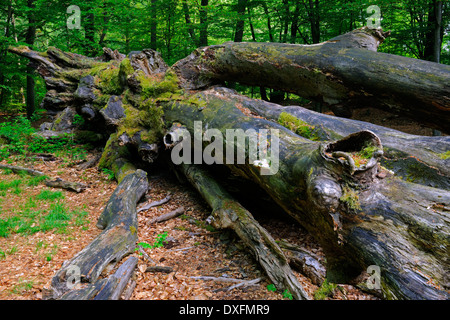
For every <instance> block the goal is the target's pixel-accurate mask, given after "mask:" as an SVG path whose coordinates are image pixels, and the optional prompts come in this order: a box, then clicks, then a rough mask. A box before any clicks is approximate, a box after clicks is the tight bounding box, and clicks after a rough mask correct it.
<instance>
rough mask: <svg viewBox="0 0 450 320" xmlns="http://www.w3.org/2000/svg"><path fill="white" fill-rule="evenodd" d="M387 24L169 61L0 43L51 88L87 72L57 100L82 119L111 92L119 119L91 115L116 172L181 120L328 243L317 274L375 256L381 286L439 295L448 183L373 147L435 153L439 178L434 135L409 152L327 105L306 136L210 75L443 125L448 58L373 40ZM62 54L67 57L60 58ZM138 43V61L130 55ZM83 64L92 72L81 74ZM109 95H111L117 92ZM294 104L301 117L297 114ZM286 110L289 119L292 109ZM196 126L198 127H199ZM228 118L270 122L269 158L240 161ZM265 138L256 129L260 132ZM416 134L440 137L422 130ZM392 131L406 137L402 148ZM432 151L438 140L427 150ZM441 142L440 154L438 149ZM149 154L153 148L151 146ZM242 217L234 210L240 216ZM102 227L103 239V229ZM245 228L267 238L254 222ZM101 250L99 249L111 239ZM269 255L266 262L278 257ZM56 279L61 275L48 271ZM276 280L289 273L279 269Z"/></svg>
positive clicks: (346, 274) (347, 278) (336, 278)
mask: <svg viewBox="0 0 450 320" xmlns="http://www.w3.org/2000/svg"><path fill="white" fill-rule="evenodd" d="M384 36H386V34H383V33H381V32H376V33H373V32H371V31H368V30H366V29H361V30H357V31H355V32H352V33H349V34H347V35H343V36H341V37H338V38H335V39H333V40H331V41H328V42H326V43H323V44H319V45H313V46H299V45H284V44H258V43H251V44H250V43H241V44H238V43H236V44H235V43H226V44H224V45H221V46H211V47H205V48H202V49H199V50H197V51H196V52H194V53H193V54H192V55H191V56H190V57H188V58H186V59H184V60H182V61H180V62H179V63H177V64H175V65H174V66H173V67H172V68H169V67H167V65H166V64H165V63H164V62H163V61H162V59H161V58H160V56H159V55H157V54H156V53H154V52H152V51H150V50H147V51H145V50H144V51H142V52H140V53H132V54H129V55H128V57H124V56H122V55H118V54H114V55H113V56H114V57H116V58H117V59H118V60H111V61H107V59H106V60H101V59H100V60H99V59H97V60H95V59H94V60H93V59H88V60H86V59H85V58H83V57H81V56H77V55H71V54H65V53H62V52H58V50H56V49H51V50H50V49H49V50H50V52H47V54H39V53H36V52H34V51H31V50H28V49H24V48H20V49H14V48H12V49H10V51H12V52H16V53H18V54H21V55H23V56H26V57H28V58H30V59H31V60H32V61H33V62H34V63H35V66H37V68H38V71H39V72H40V73H41V74H42V75H43V77H44V79H45V80H46V83H47V86H48V88H49V89H51V90H50V91H52V90H53V91H52V94H53V95H54V97H55V98H58V97H59V96H61V99H62V97H66V96H70V95H71V94H73V93H74V92H75V91H76V90H77V89H79V87H80V84H81V85H82V86H87V88H86V90H84V89H83V90H84V92H85V93H86V91H87V89H91V90H92V93H93V94H94V96H95V98H93V100H92V101H87V100H86V99H85V100H84V101H83V100H82V99H80V98H76V99H74V100H73V101H72V102H70V103H68V104H73V105H74V106H75V107H76V108H77V111H78V110H80V108H81V109H83V108H88V106H87V103H89V104H91V105H92V106H93V107H92V108H93V110H94V111H93V114H94V116H93V117H91V116H92V113H91V112H86V113H82V114H83V115H85V114H86V115H89V117H88V118H86V119H91V120H89V121H94V122H95V121H98V122H99V123H103V124H104V122H105V121H106V119H105V117H104V116H102V113H101V112H100V111H101V110H102V109H103V108H105V107H107V105H108V102H109V101H110V99H111V96H113V95H114V96H116V97H119V98H120V99H119V100H120V101H122V108H123V111H124V112H123V115H124V116H123V117H120V119H119V120H118V121H117V122H114V121H112V122H111V123H113V125H112V126H111V125H109V126H106V125H103V126H102V125H98V126H97V130H99V131H102V130H103V131H105V132H106V133H108V134H110V139H109V141H108V143H107V145H106V147H105V150H104V152H103V156H102V159H101V160H100V166H101V167H105V168H109V169H111V170H113V171H114V172H115V173H116V178H117V179H118V181H121V184H122V183H124V182H125V181H127V179H128V177H129V176H130V175H126V173H127V172H133V170H135V168H136V167H137V166H138V162H143V163H144V165H146V166H151V165H152V163H153V162H154V160H153V157H152V156H149V154H150V153H142V152H139V149H140V147H139V146H140V145H150V146H155V145H156V146H158V147H160V146H161V145H162V142H163V141H164V142H166V143H167V142H171V143H170V144H171V145H172V147H173V148H174V149H175V148H176V147H177V143H180V141H178V140H177V139H175V138H176V137H174V136H170V137H166V139H164V132H165V131H166V129H168V128H171V127H173V125H176V126H177V127H179V128H184V129H185V130H187V132H189V133H190V136H188V138H186V140H184V139H183V140H182V142H184V141H190V142H192V143H191V145H193V146H194V148H193V150H192V151H193V153H194V157H195V154H196V152H198V149H196V146H198V141H200V151H202V150H203V149H204V150H207V149H206V148H208V147H209V150H210V151H211V150H213V149H214V148H216V149H217V148H218V147H219V146H220V147H223V150H226V149H227V148H231V149H232V150H233V151H234V152H233V156H232V157H231V160H232V161H229V160H230V159H228V154H225V153H220V152H218V151H217V152H216V153H215V155H214V157H213V160H214V161H215V162H216V163H219V164H225V166H226V167H227V168H228V169H229V170H230V172H232V173H233V174H236V175H239V176H241V177H244V178H247V179H249V180H252V181H253V182H254V183H256V184H257V185H259V186H260V187H261V188H262V189H263V190H264V192H266V193H267V194H268V195H269V196H270V197H271V198H272V199H273V201H274V202H276V203H277V204H278V205H279V206H280V207H281V208H282V209H284V211H286V212H287V213H288V214H289V215H291V216H292V217H293V218H295V219H296V220H297V221H298V222H299V224H300V225H302V226H303V227H304V228H305V229H306V230H308V231H309V232H310V233H311V234H312V235H313V236H314V237H315V238H316V239H317V240H318V242H319V243H320V244H321V246H322V247H323V250H324V253H325V255H326V269H327V279H328V281H330V282H340V283H343V282H351V281H354V279H357V278H358V276H359V275H360V274H361V273H363V272H366V270H367V268H368V267H369V266H373V265H376V266H378V267H379V268H380V271H381V274H380V277H381V278H380V279H381V282H380V291H381V294H382V295H383V296H384V297H386V298H393V299H448V298H449V292H448V290H449V289H450V281H449V278H448V270H449V261H448V245H449V240H450V237H449V235H450V217H449V212H450V210H449V203H450V193H449V192H448V190H447V189H445V188H444V186H445V183H442V181H441V180H439V181H437V180H438V179H437V175H434V176H433V175H431V176H430V178H429V180H430V181H433V180H434V179H436V183H435V184H434V186H436V188H431V187H427V186H423V185H420V184H417V183H411V182H408V181H402V180H401V179H400V178H398V177H396V176H395V175H393V173H392V172H390V171H389V170H387V169H386V168H383V167H382V166H380V161H382V159H383V156H386V154H389V152H391V150H400V151H402V150H403V151H402V152H404V153H405V154H407V155H408V156H409V155H411V156H416V157H417V158H418V159H420V160H422V159H423V161H424V162H426V161H428V162H426V166H429V167H432V166H435V167H436V168H437V169H436V171H439V172H438V173H439V174H440V175H441V176H443V177H444V178H445V179H447V178H448V173H447V172H448V171H446V169H448V167H447V168H445V166H446V164H445V162H442V163H441V162H439V161H436V162H434V163H435V164H436V165H434V164H433V162H432V161H434V160H433V159H432V157H431V158H430V159H431V160H429V159H428V158H427V155H429V154H431V153H434V152H436V151H438V150H442V149H439V143H436V144H433V146H432V147H431V148H428V147H426V148H427V149H429V150H430V151H423V150H422V153H420V151H421V150H420V149H421V146H418V147H416V149H414V146H412V145H411V144H414V143H415V142H412V143H410V145H408V142H406V141H408V137H406V138H405V136H404V135H402V136H400V135H398V134H394V135H393V137H392V136H391V137H389V135H390V134H391V132H390V131H389V130H381V131H377V133H378V134H376V133H374V132H373V131H376V130H377V128H376V127H372V126H370V127H365V126H364V125H362V126H356V125H355V122H351V123H348V128H347V131H345V130H343V131H340V130H338V129H337V127H336V126H337V124H342V125H344V126H345V125H347V123H346V122H342V121H340V120H338V119H336V121H335V122H334V123H332V124H330V128H327V126H328V125H327V124H325V125H322V126H323V127H324V128H323V130H316V129H317V128H316V129H314V130H313V129H312V126H313V125H311V124H308V125H307V126H306V129H308V130H306V131H309V135H308V138H305V137H302V136H299V135H298V134H296V133H295V132H293V131H297V130H294V128H293V126H292V125H291V124H290V123H289V121H284V122H283V121H281V122H283V124H284V125H285V126H287V127H288V128H286V127H284V126H282V125H281V124H280V123H278V122H280V121H270V120H267V119H264V118H263V117H261V116H255V115H254V114H252V112H251V111H250V109H251V108H250V106H251V105H252V104H253V105H257V104H260V103H261V102H257V101H255V100H251V99H247V98H244V97H242V96H239V95H238V94H236V93H235V92H233V91H230V90H229V89H226V88H221V87H219V86H214V84H217V83H220V82H223V81H228V80H230V81H238V82H242V83H246V84H250V85H257V86H266V87H273V88H276V89H282V90H285V91H288V92H296V93H298V94H300V95H302V96H304V97H307V98H310V99H316V100H319V101H321V102H324V103H327V104H329V105H330V107H332V108H334V109H335V110H337V109H342V108H344V109H345V106H351V107H353V106H357V105H365V106H367V105H372V106H375V107H381V108H391V109H395V110H398V111H400V112H406V111H405V110H408V112H409V115H410V116H411V117H417V118H419V119H418V121H419V122H423V123H427V124H429V125H432V126H434V127H437V128H440V129H441V130H442V131H446V130H445V126H446V124H447V123H448V122H449V121H448V120H449V116H448V114H449V113H448V111H449V110H448V105H449V104H448V85H447V83H450V81H448V80H449V74H450V72H449V69H448V67H447V66H443V65H438V64H434V63H429V62H424V61H418V60H412V59H408V58H402V57H397V56H392V55H386V54H382V53H377V52H375V50H376V48H377V46H378V44H379V42H381V40H382V38H383V37H384ZM110 56H111V55H110ZM67 57H70V59H69V60H71V59H72V60H73V61H67ZM137 57H138V58H139V59H138V60H139V61H137V60H133V59H137ZM109 59H110V58H109ZM121 59H122V60H121ZM146 61H147V62H146ZM373 61H375V62H376V63H374V62H373ZM407 67H410V68H409V69H408V68H407ZM55 70H56V71H55ZM89 75H91V76H92V77H93V82H92V81H90V80H89V81H84V80H83V81H81V82H80V80H81V79H82V78H84V77H87V76H89ZM58 77H59V78H58ZM55 79H59V80H60V81H59V80H58V81H57V80H55ZM85 80H88V79H85ZM91 80H92V79H91ZM58 83H59V85H57V84H58ZM86 83H92V86H91V87H88V85H87V84H86ZM83 90H81V91H82V92H83ZM50 91H49V92H50ZM58 92H60V94H58ZM78 92H79V93H80V90H78ZM82 96H83V97H89V96H90V95H89V94H87V95H86V94H83V95H82ZM80 97H81V96H80ZM77 99H78V100H77ZM83 99H84V98H83ZM113 99H114V100H113V102H117V101H119V100H116V98H113ZM406 108H409V109H406ZM104 111H105V110H104ZM104 113H105V112H103V114H104ZM295 117H296V119H300V118H301V117H300V115H298V116H295ZM267 118H269V117H267ZM92 119H96V120H92ZM278 120H279V119H278ZM284 120H289V118H286V119H284ZM196 121H198V122H196ZM293 122H294V126H295V125H297V120H294V121H293ZM311 122H312V120H311ZM199 123H200V125H198V124H199ZM208 128H210V129H215V133H216V134H217V137H219V136H221V137H222V138H223V137H225V138H224V139H223V140H220V139H217V140H215V139H214V141H212V139H211V138H212V137H211V136H209V137H205V136H203V133H204V132H205V131H206V130H207V129H208ZM198 129H200V131H201V133H200V135H199V134H198V133H196V131H197V130H198ZM296 129H300V128H296ZM371 129H374V130H373V131H372V130H371ZM227 130H241V131H242V132H245V131H246V130H254V131H255V132H259V133H261V132H263V130H266V132H269V136H266V139H267V140H270V141H272V140H271V139H272V138H273V137H275V138H277V139H278V140H277V141H278V142H279V145H278V152H276V155H277V157H275V158H273V159H269V160H274V161H275V162H270V161H268V159H266V158H263V157H260V158H259V159H258V161H249V157H250V155H251V154H253V150H250V149H249V144H248V143H244V144H242V143H239V141H235V139H234V138H232V139H228V138H227ZM311 130H313V132H312V133H313V134H311ZM184 132H185V131H184ZM275 132H277V133H278V134H275ZM314 134H316V135H317V137H318V138H317V137H315V136H314ZM322 134H323V136H322ZM192 137H193V138H192ZM395 139H397V140H395ZM438 139H439V140H438ZM442 139H443V140H442ZM171 140H172V141H171ZM247 140H250V139H247ZM247 140H246V141H247ZM263 140H264V139H263ZM263 140H260V141H259V142H260V143H262V144H264V143H265V141H263ZM321 140H322V141H321ZM384 140H386V143H387V144H389V145H390V148H388V149H387V150H384V148H383V146H384V145H385V143H384ZM274 141H276V139H275V140H274ZM397 141H402V142H401V143H397ZM413 141H415V140H414V139H413ZM422 141H423V142H424V143H425V141H438V142H439V141H447V140H445V138H436V140H432V138H430V140H426V139H425V138H424V139H423V140H422ZM396 143H397V145H396ZM402 145H408V149H406V148H403V146H402ZM273 146H275V145H273ZM152 148H153V147H152ZM368 148H371V151H370V156H365V157H366V158H364V159H363V160H364V161H360V160H361V159H359V158H358V157H361V155H363V154H366V153H367V152H368V151H367V150H368ZM396 148H397V149H396ZM424 148H425V147H424ZM141 149H142V148H141ZM162 149H163V148H159V150H162ZM219 149H220V148H219ZM389 149H391V150H389ZM153 150H155V149H153ZM217 150H218V149H217ZM440 152H441V151H438V152H436V156H435V157H437V156H439V153H440ZM442 152H443V154H444V155H447V153H448V150H442ZM240 153H241V154H244V155H245V161H244V162H239V161H237V160H239V159H238V155H239V154H240ZM159 154H160V152H156V153H155V154H154V157H157V156H158V155H159ZM197 154H198V153H197ZM211 154H212V153H211ZM260 156H261V154H260ZM143 158H144V159H143ZM443 158H445V157H443ZM149 159H150V161H149ZM358 159H359V160H358ZM194 160H195V159H194ZM263 160H266V162H264V161H263ZM357 160H358V161H357ZM443 160H444V159H443ZM214 161H213V163H214ZM200 162H201V161H200ZM358 162H359V163H358ZM275 164H276V165H277V169H278V170H275V171H274V172H272V171H271V170H269V172H268V171H267V166H268V167H269V168H272V166H275ZM394 171H395V169H394ZM267 173H269V174H267ZM214 201H218V199H215V200H214ZM255 201H257V200H255ZM214 208H215V207H214ZM105 210H106V209H105ZM215 210H216V211H217V212H220V211H221V212H223V213H224V217H225V216H226V215H225V214H227V211H226V203H225V204H223V206H222V208H219V209H217V208H215ZM246 219H247V218H245V219H243V220H242V221H247V222H248V221H250V220H248V219H247V220H246ZM107 220H108V219H106V221H107ZM231 221H232V222H233V219H231ZM224 223H225V222H224ZM106 224H107V223H106ZM249 224H250V225H254V224H252V223H249ZM101 225H103V223H101ZM224 225H226V226H229V225H230V224H226V223H225V224H224ZM231 227H232V228H235V230H240V231H236V232H242V234H243V235H244V237H245V236H248V235H246V234H245V232H244V231H243V230H245V225H239V223H234V224H233V223H231ZM240 228H244V229H240ZM112 230H113V229H112V228H110V227H108V228H107V229H106V230H105V232H104V233H102V235H103V236H99V238H98V239H97V240H95V241H94V242H93V243H92V246H91V247H90V249H92V250H95V249H94V248H95V247H97V246H98V247H99V248H100V249H101V248H102V245H103V244H104V243H109V240H108V239H109V238H108V237H113V235H110V232H111V233H113V231H112ZM117 230H122V231H123V234H122V235H121V239H122V238H127V239H131V238H130V237H131V235H130V234H129V233H127V232H125V231H124V230H123V229H120V228H119V229H117ZM259 231H260V230H259ZM259 231H258V232H259ZM102 237H105V238H106V239H105V240H102V239H103V238H102ZM248 239H251V237H250V236H248ZM255 239H256V240H255V241H257V242H258V241H259V242H261V244H260V245H261V246H265V244H264V243H265V242H264V243H263V241H265V236H262V233H259V236H258V237H256V238H255ZM257 239H260V240H257ZM130 241H131V240H130ZM254 247H256V245H255V246H254ZM102 254H103V255H105V256H106V257H110V255H109V254H108V253H103V252H102ZM280 256H281V255H280ZM74 259H75V258H74ZM79 259H81V258H79ZM106 260H110V259H109V258H107V259H106ZM260 263H261V264H262V265H263V267H264V268H265V270H269V268H268V267H267V265H264V264H265V263H267V261H263V259H261V261H260ZM273 263H274V266H276V263H277V262H276V261H273ZM266 267H267V269H266ZM94 269H95V270H97V269H96V268H94ZM89 270H90V269H89ZM82 274H84V275H85V276H84V278H85V279H88V278H89V279H90V278H94V277H95V276H96V275H97V273H96V272H95V273H94V274H92V272H91V273H89V272H88V271H85V273H82ZM59 276H61V279H62V281H64V276H65V274H63V273H59ZM55 281H56V283H55V287H56V288H58V285H57V284H58V283H59V282H58V280H55ZM281 282H282V281H281ZM283 285H284V286H287V287H288V285H287V283H286V282H284V283H283ZM292 293H293V294H294V292H292ZM300 296H302V295H301V294H300V293H299V294H297V297H300Z"/></svg>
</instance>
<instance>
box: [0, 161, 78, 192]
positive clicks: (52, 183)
mask: <svg viewBox="0 0 450 320" xmlns="http://www.w3.org/2000/svg"><path fill="white" fill-rule="evenodd" d="M0 169H7V170H11V171H12V172H14V173H16V174H20V173H22V172H24V173H26V174H28V175H31V176H34V177H43V180H44V184H45V185H46V186H47V187H50V188H62V189H67V190H70V191H74V192H77V193H80V192H83V191H84V190H85V189H86V188H87V186H86V185H85V184H84V183H80V182H71V181H65V180H62V179H60V178H56V179H54V180H49V179H50V178H49V177H47V176H46V175H45V173H43V172H41V171H38V170H35V169H31V168H25V167H18V166H11V165H8V164H0Z"/></svg>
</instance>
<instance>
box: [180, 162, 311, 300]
mask: <svg viewBox="0 0 450 320" xmlns="http://www.w3.org/2000/svg"><path fill="white" fill-rule="evenodd" d="M179 170H181V171H182V172H183V173H184V175H185V176H186V177H187V178H188V180H189V181H190V183H191V184H192V185H193V186H194V187H195V188H196V189H197V191H198V192H199V193H200V194H201V195H202V197H203V198H204V199H205V201H206V202H207V203H208V205H209V206H210V207H211V208H212V214H211V215H212V222H211V224H212V226H213V227H215V228H217V229H231V230H233V231H234V232H236V234H237V235H238V236H239V238H240V239H241V240H242V241H243V242H244V244H245V245H246V246H247V248H248V249H249V250H250V251H251V252H252V253H253V255H254V257H255V259H256V260H257V261H258V263H259V264H260V265H261V267H262V268H263V269H264V271H265V272H266V274H267V275H268V277H269V279H270V280H271V281H272V282H273V284H274V285H275V286H276V287H277V288H278V289H279V290H281V291H282V292H283V291H285V290H288V292H290V293H291V294H292V295H293V297H294V298H296V299H299V300H303V299H307V300H309V299H310V297H309V296H308V294H307V293H306V291H305V290H304V288H303V287H302V285H301V284H300V283H299V281H298V280H297V278H296V277H295V275H294V273H293V272H292V270H291V268H290V266H289V264H288V260H287V258H286V256H285V255H284V253H283V251H282V250H281V249H280V247H279V246H278V245H277V243H276V242H275V240H274V239H273V238H272V236H271V235H270V234H269V233H268V232H267V230H266V229H264V228H263V227H262V226H261V225H260V224H259V223H258V222H257V221H256V220H255V219H254V218H253V216H252V214H251V213H250V212H249V211H248V210H247V209H245V208H244V207H243V206H242V205H241V204H240V203H239V202H238V201H236V200H235V199H234V198H233V197H232V196H231V195H230V194H229V193H228V192H227V191H226V190H225V189H224V188H223V187H222V186H221V185H220V184H218V183H217V182H216V181H215V180H214V178H212V177H211V176H210V175H209V174H208V172H207V171H206V170H204V169H202V168H201V166H196V165H186V164H182V165H180V166H179Z"/></svg>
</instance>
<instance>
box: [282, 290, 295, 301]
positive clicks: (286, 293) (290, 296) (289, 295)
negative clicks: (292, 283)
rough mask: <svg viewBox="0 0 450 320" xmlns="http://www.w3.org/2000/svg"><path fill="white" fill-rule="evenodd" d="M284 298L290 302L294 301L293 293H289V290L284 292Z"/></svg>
mask: <svg viewBox="0 0 450 320" xmlns="http://www.w3.org/2000/svg"><path fill="white" fill-rule="evenodd" d="M283 298H285V299H289V300H292V299H294V297H293V296H292V293H290V292H289V291H288V289H286V290H284V292H283Z"/></svg>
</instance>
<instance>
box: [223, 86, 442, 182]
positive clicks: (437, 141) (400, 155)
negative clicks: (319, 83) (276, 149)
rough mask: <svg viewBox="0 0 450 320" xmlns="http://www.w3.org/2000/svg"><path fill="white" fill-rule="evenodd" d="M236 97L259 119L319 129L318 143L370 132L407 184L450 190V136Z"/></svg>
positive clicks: (386, 162) (232, 94)
mask: <svg viewBox="0 0 450 320" xmlns="http://www.w3.org/2000/svg"><path fill="white" fill-rule="evenodd" d="M227 95H229V96H230V97H233V99H235V100H236V101H239V103H241V104H242V106H243V107H244V108H247V109H249V110H250V111H251V112H253V113H254V114H255V115H258V116H262V117H264V118H266V119H269V120H273V121H275V122H278V121H279V119H280V116H281V114H282V113H285V114H290V115H292V116H294V117H295V118H297V119H299V120H301V121H303V122H305V123H306V124H309V125H311V126H315V128H316V129H317V135H316V137H317V139H318V140H321V141H328V140H338V139H341V138H343V137H345V136H348V135H350V134H352V133H355V132H358V131H363V130H370V131H372V132H373V133H375V134H376V135H377V136H378V137H379V138H380V140H381V141H382V142H383V149H384V155H383V158H382V159H381V164H382V165H383V166H385V167H387V168H389V169H391V170H392V171H394V172H395V173H396V174H397V175H398V176H400V177H402V178H403V179H404V180H408V181H411V182H414V183H419V184H423V185H426V186H430V187H435V188H441V189H445V190H450V158H446V157H444V154H445V152H447V151H448V150H450V136H439V137H425V136H417V135H412V134H407V133H404V132H400V131H398V130H394V129H390V128H386V127H382V126H378V125H375V124H372V123H368V122H364V121H358V120H351V119H346V118H339V117H334V116H330V115H326V114H322V113H318V112H315V111H312V110H308V109H306V108H302V107H299V106H286V107H284V106H280V105H278V104H274V103H270V102H267V101H262V100H256V99H250V98H247V97H244V96H242V95H239V94H237V93H236V92H234V91H233V90H228V91H227Z"/></svg>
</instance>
